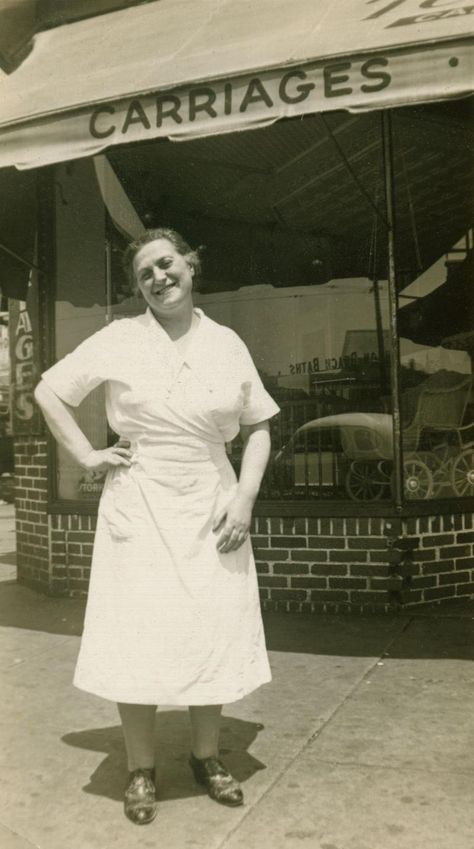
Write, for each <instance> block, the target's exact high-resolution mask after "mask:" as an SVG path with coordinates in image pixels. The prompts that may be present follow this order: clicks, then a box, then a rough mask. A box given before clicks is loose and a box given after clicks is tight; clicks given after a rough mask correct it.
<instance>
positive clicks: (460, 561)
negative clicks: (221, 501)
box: [15, 438, 474, 612]
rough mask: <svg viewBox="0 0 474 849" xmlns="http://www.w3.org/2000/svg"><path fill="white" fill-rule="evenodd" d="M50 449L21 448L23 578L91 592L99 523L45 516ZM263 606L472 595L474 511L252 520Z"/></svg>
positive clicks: (36, 444) (39, 585)
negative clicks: (97, 525) (384, 516)
mask: <svg viewBox="0 0 474 849" xmlns="http://www.w3.org/2000/svg"><path fill="white" fill-rule="evenodd" d="M46 449H47V446H46V442H45V440H41V439H38V438H24V439H18V440H17V441H16V444H15V479H16V490H15V493H16V523H17V550H18V578H19V581H20V582H21V583H23V584H27V585H28V586H31V587H34V588H35V589H40V590H42V591H44V592H47V593H49V594H52V595H69V596H76V595H84V594H85V593H86V592H87V587H88V581H89V574H90V562H91V555H92V545H93V540H94V531H95V525H96V519H95V517H94V516H77V515H48V512H47V450H46ZM252 536H253V544H254V551H255V559H256V562H257V571H258V576H259V583H260V593H261V599H262V606H263V608H264V609H265V610H284V611H301V612H317V611H320V612H341V611H349V610H350V611H360V612H385V611H389V610H393V609H394V608H398V607H400V606H405V605H417V604H421V603H425V602H438V601H443V600H448V599H449V600H453V599H462V598H465V597H466V596H471V595H473V594H474V550H473V546H474V522H473V516H472V515H471V514H464V515H461V514H457V515H445V516H442V517H440V516H421V517H417V518H409V519H399V518H396V519H394V518H386V519H383V518H369V517H359V518H323V517H321V518H310V517H308V518H303V517H299V518H276V517H271V518H270V517H260V516H259V517H257V518H255V519H254V521H253V534H252Z"/></svg>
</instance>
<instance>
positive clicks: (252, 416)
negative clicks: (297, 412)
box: [234, 335, 280, 425]
mask: <svg viewBox="0 0 474 849" xmlns="http://www.w3.org/2000/svg"><path fill="white" fill-rule="evenodd" d="M234 343H235V356H236V361H237V364H238V371H239V379H240V381H241V384H242V385H243V388H244V399H245V400H244V406H243V410H242V413H241V415H240V417H239V422H240V424H242V425H252V424H258V423H259V422H263V421H266V420H267V419H271V418H272V416H276V414H277V413H279V412H280V408H279V406H278V404H276V403H275V401H274V400H273V398H272V396H271V395H270V394H269V393H268V392H267V390H266V389H265V387H264V385H263V383H262V380H261V377H260V375H259V373H258V371H257V369H256V368H255V364H254V362H253V360H252V357H251V355H250V352H249V350H248V348H247V346H246V345H245V343H244V342H242V340H241V339H240V338H239V337H238V336H237V335H235V337H234Z"/></svg>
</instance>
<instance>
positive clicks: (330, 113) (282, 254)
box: [0, 0, 474, 611]
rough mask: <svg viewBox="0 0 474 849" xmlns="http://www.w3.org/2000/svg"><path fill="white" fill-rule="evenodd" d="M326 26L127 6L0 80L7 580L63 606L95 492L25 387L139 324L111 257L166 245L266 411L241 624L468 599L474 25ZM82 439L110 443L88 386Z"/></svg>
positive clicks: (363, 7) (59, 37) (198, 7)
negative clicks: (6, 285)
mask: <svg viewBox="0 0 474 849" xmlns="http://www.w3.org/2000/svg"><path fill="white" fill-rule="evenodd" d="M204 7H205V9H206V11H205V13H204V11H203V9H204ZM326 7H327V4H325V3H322V2H321V3H315V2H314V0H312V2H308V0H297V2H296V4H295V3H294V4H292V7H291V15H290V13H289V11H288V7H287V4H286V3H284V2H279V0H277V2H275V0H272V2H270V0H266V2H261V3H259V4H258V7H257V10H256V9H255V5H253V6H252V8H251V7H250V5H249V4H248V3H247V2H244V0H242V2H234V3H230V2H229V3H224V4H222V3H221V4H214V3H210V2H209V3H205V4H195V3H194V4H192V3H188V2H186V0H178V2H176V0H174V2H171V0H160V2H150V3H148V4H145V5H143V6H138V7H133V8H129V9H125V10H120V11H116V12H113V13H111V14H110V15H108V16H107V19H105V18H104V19H103V23H102V24H101V20H102V19H101V18H97V19H92V20H85V21H80V22H77V23H74V24H71V25H69V26H65V27H59V28H57V29H54V30H51V31H49V32H45V33H42V34H41V35H39V36H38V37H37V40H36V43H35V44H34V47H33V49H32V51H31V53H30V55H29V56H28V58H27V59H26V60H25V61H24V63H23V64H22V65H21V66H20V67H19V68H18V69H17V70H15V71H14V72H13V73H12V74H11V75H10V77H8V78H5V79H4V80H3V81H2V83H3V87H4V89H5V91H6V95H7V97H6V110H5V109H4V110H3V116H4V117H3V121H4V123H3V126H0V166H2V167H3V168H5V169H6V170H5V171H4V172H2V171H0V178H1V175H2V173H4V174H8V175H10V174H11V173H12V172H11V171H10V170H9V169H10V168H11V166H16V167H17V168H18V169H20V171H19V172H18V174H19V177H18V179H21V175H23V174H24V173H28V174H32V173H34V174H36V178H37V189H38V191H37V203H38V212H37V229H36V240H35V241H34V242H33V244H34V249H35V254H34V257H33V259H31V262H30V265H31V266H34V267H33V268H32V271H31V273H30V279H29V288H28V294H27V298H26V303H23V302H21V304H20V308H19V309H18V301H16V302H15V301H12V303H13V304H16V306H15V309H16V312H15V315H14V316H13V318H12V326H11V334H12V333H13V337H14V339H15V340H16V344H15V345H14V358H15V359H14V375H15V376H16V377H15V380H14V381H13V395H14V417H15V418H14V423H15V428H14V430H15V434H16V484H17V532H18V552H19V578H20V580H22V581H24V582H25V583H28V584H30V585H32V586H37V587H39V588H41V589H44V590H47V591H49V592H52V593H59V594H68V593H79V592H85V591H86V589H87V580H88V572H89V565H90V555H91V550H92V539H93V530H94V522H95V513H96V510H97V502H98V498H99V495H100V491H101V486H102V481H101V480H100V479H98V478H94V477H90V476H87V475H84V474H83V473H82V472H81V470H80V469H79V468H78V467H76V466H74V464H72V462H71V461H70V459H69V458H68V457H67V456H66V455H65V454H63V453H62V452H61V451H56V449H55V447H54V446H53V444H52V443H51V442H49V440H48V439H47V436H46V434H45V432H44V430H42V425H41V422H40V419H39V417H38V415H37V411H36V410H35V408H34V406H30V405H29V402H30V400H31V389H32V386H33V383H34V380H35V376H37V374H38V373H39V371H40V370H41V369H42V368H43V367H45V366H47V365H48V364H50V363H51V362H53V361H54V359H55V358H58V357H61V356H63V355H64V354H66V353H67V352H68V351H70V350H72V349H73V348H74V347H75V346H76V345H77V344H78V343H79V342H80V341H81V340H82V339H84V338H86V337H87V336H89V335H90V334H91V333H92V332H94V331H95V330H96V329H98V328H99V327H101V326H103V324H104V323H105V322H108V321H111V320H113V319H119V318H121V317H122V316H125V315H133V314H136V313H138V312H141V311H143V304H142V303H140V302H139V301H138V300H137V299H136V298H134V297H133V295H132V293H131V291H130V289H129V285H128V283H127V280H126V279H125V277H124V275H123V273H122V270H121V266H120V254H121V251H122V248H123V246H124V244H125V243H126V240H127V237H128V236H133V235H134V234H136V233H137V232H139V231H140V230H141V229H143V227H146V226H159V225H167V226H173V227H175V228H176V229H178V230H179V231H181V232H183V233H184V234H185V236H186V237H187V239H188V241H189V242H190V243H191V244H192V245H193V246H197V245H204V246H205V248H206V251H205V254H204V280H203V285H202V288H201V290H200V292H199V293H198V294H197V296H196V301H197V303H198V305H200V306H202V308H203V309H204V310H205V312H206V313H207V314H208V315H210V316H211V317H212V318H215V319H216V320H217V321H220V322H222V323H224V324H228V325H230V326H231V327H233V328H234V329H235V330H236V331H237V332H238V333H239V334H240V335H241V336H242V337H243V339H244V340H245V341H246V343H247V344H248V346H249V348H250V350H251V352H252V354H253V357H254V359H255V362H256V364H257V366H258V368H259V371H260V373H261V375H262V378H263V380H264V382H265V384H266V386H267V388H268V390H269V392H270V393H271V394H272V395H273V396H274V398H275V399H276V401H277V402H278V403H279V405H280V407H281V409H282V412H281V415H280V416H279V417H278V419H276V420H275V421H274V422H273V424H272V428H273V454H272V459H271V462H270V465H269V469H268V472H267V475H266V478H265V482H264V486H263V490H262V494H261V498H260V500H259V502H258V505H257V509H256V517H255V522H254V547H255V550H256V556H257V561H258V568H259V573H260V585H261V591H262V601H263V604H264V606H266V607H268V608H275V607H277V608H278V609H288V610H302V611H309V610H320V609H324V610H344V609H365V610H371V609H377V610H378V609H389V608H390V607H392V606H394V605H400V604H419V603H422V602H428V601H438V600H443V599H454V598H462V597H466V596H467V595H471V594H472V593H473V591H474V581H473V569H474V557H473V540H474V531H473V519H472V496H473V495H474V463H473V460H474V426H473V427H471V424H472V413H473V398H472V354H473V342H472V339H473V321H474V310H473V309H472V307H473V303H472V285H473V281H472V256H473V245H472V224H473V216H472V191H471V185H472V183H471V178H472V170H473V156H472V138H471V136H472V134H471V133H470V131H471V127H472V123H471V119H470V116H471V114H472V97H471V93H472V78H473V75H472V69H473V62H472V50H473V40H472V24H471V23H470V22H471V21H473V20H474V7H470V6H461V4H460V3H459V2H453V0H439V2H438V0H424V2H420V0H398V2H388V0H387V2H383V0H369V2H361V0H346V2H344V3H340V4H338V6H337V10H336V9H335V8H334V9H332V10H331V11H327V9H326ZM105 20H106V21H107V23H106V24H105ZM467 33H468V34H467ZM85 43H87V45H88V48H87V56H88V59H87V62H88V66H89V67H88V74H87V76H81V77H80V78H79V77H78V76H77V74H78V69H79V68H80V67H81V63H83V61H84V60H83V58H82V55H81V51H83V49H84V44H85ZM58 67H61V75H60V78H58V75H57V71H56V69H57V68H58ZM216 69H218V73H217V72H216ZM51 80H54V84H53V83H51ZM131 81H133V85H132V83H131ZM25 90H27V91H29V92H30V94H29V97H28V104H27V108H26V110H25V103H24V97H23V94H22V93H23V92H24V91H25ZM5 115H6V118H5ZM22 304H23V305H22ZM440 317H441V318H440ZM216 356H218V352H216ZM79 416H80V422H81V424H82V426H83V427H84V429H85V430H86V432H87V434H88V436H89V438H90V439H91V441H92V442H93V444H94V445H96V446H97V447H99V446H104V445H106V444H107V443H108V442H109V441H110V440H112V439H114V438H115V436H114V434H112V433H110V431H109V430H108V427H107V423H106V420H105V415H104V409H103V396H102V390H101V388H100V387H99V388H98V389H97V390H95V392H94V393H92V395H91V396H89V397H88V398H87V399H86V401H84V402H83V404H82V405H81V407H80V408H79ZM229 453H230V456H231V459H232V462H233V463H235V465H236V467H237V466H238V463H239V442H238V440H237V441H236V442H235V443H233V444H232V445H231V446H229Z"/></svg>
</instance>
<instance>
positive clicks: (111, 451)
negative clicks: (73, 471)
mask: <svg viewBox="0 0 474 849" xmlns="http://www.w3.org/2000/svg"><path fill="white" fill-rule="evenodd" d="M131 464H132V452H131V451H130V442H129V441H128V440H126V439H120V440H119V441H118V442H116V443H115V445H112V446H111V447H110V448H100V449H97V450H96V449H93V450H92V451H89V454H87V455H86V456H85V457H84V459H83V460H82V461H81V466H82V468H83V469H86V471H88V472H107V471H108V470H109V469H113V468H115V467H116V466H131Z"/></svg>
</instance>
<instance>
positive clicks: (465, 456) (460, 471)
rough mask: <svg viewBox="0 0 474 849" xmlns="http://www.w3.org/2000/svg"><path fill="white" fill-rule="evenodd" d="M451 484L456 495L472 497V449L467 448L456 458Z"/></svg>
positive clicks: (473, 459)
mask: <svg viewBox="0 0 474 849" xmlns="http://www.w3.org/2000/svg"><path fill="white" fill-rule="evenodd" d="M451 482H452V486H453V489H454V492H455V493H456V495H474V448H467V449H466V450H465V451H463V452H462V454H460V455H459V457H456V459H455V461H454V463H453V468H452V472H451Z"/></svg>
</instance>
